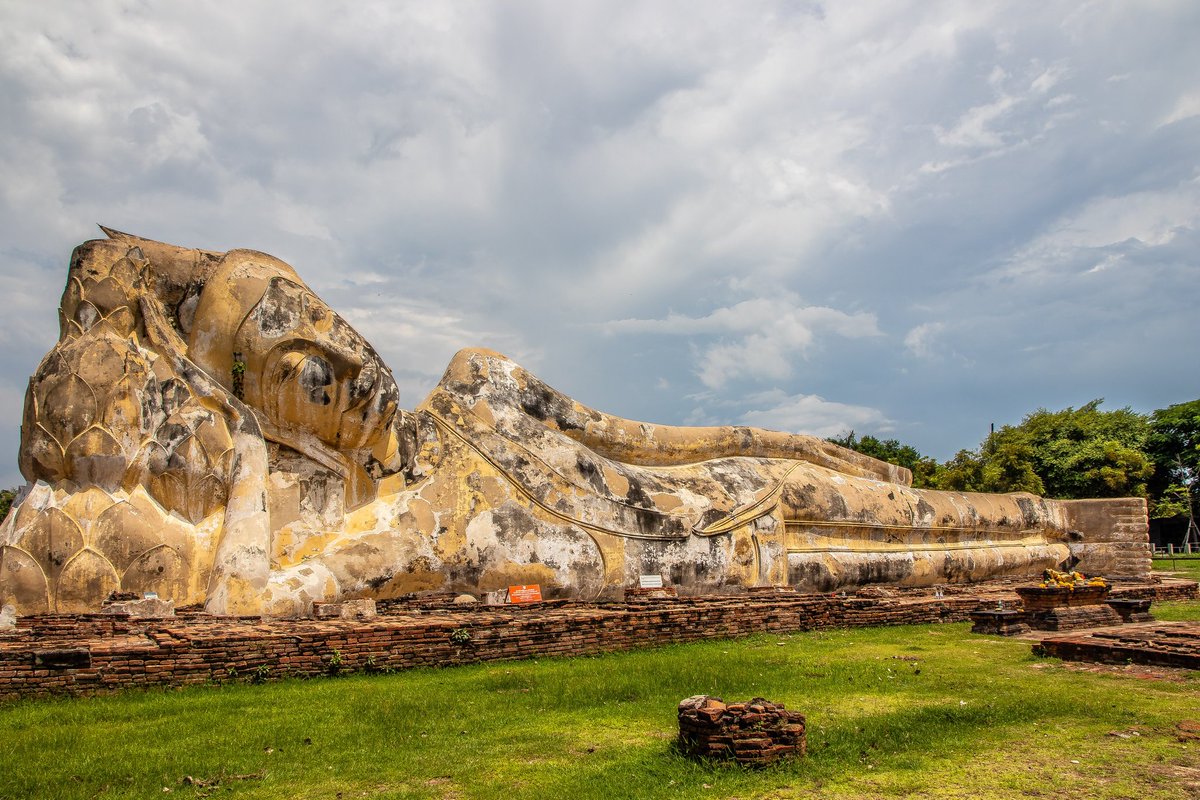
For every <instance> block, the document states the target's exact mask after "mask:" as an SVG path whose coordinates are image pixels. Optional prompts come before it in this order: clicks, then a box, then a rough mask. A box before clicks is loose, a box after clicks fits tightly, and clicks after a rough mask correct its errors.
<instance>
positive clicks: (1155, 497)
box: [1146, 400, 1200, 535]
mask: <svg viewBox="0 0 1200 800" xmlns="http://www.w3.org/2000/svg"><path fill="white" fill-rule="evenodd" d="M1146 451H1147V453H1149V455H1150V458H1151V459H1152V460H1153V461H1154V467H1155V469H1154V477H1153V478H1152V479H1151V481H1150V516H1152V517H1155V518H1157V519H1169V518H1172V517H1187V520H1188V523H1187V530H1188V533H1189V534H1192V535H1200V530H1197V526H1196V519H1195V516H1196V514H1195V498H1196V490H1197V488H1200V487H1198V486H1197V480H1200V400H1192V401H1190V402H1187V403H1177V404H1175V405H1173V406H1167V407H1166V408H1160V409H1158V410H1157V411H1155V412H1154V413H1153V414H1151V415H1150V435H1149V437H1148V438H1147V440H1146Z"/></svg>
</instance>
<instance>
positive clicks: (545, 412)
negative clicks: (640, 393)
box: [442, 349, 912, 486]
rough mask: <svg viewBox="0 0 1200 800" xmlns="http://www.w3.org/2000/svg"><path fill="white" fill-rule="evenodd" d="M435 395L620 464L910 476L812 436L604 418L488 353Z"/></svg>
mask: <svg viewBox="0 0 1200 800" xmlns="http://www.w3.org/2000/svg"><path fill="white" fill-rule="evenodd" d="M442 388H444V389H447V390H449V391H451V392H453V393H455V394H457V395H459V396H460V397H462V398H463V399H465V400H467V401H468V402H467V405H468V406H470V407H474V408H476V409H477V411H476V414H477V415H479V414H483V413H489V414H490V415H493V416H494V417H495V418H496V420H497V421H502V419H503V417H504V416H505V415H506V414H513V413H520V414H525V415H528V416H531V417H533V418H535V419H537V420H538V421H540V422H541V423H542V424H544V425H546V426H547V427H550V428H554V429H556V430H559V431H561V432H562V433H563V434H565V435H566V436H569V437H570V438H572V439H574V440H575V441H577V442H579V443H580V444H582V445H584V446H585V447H588V448H590V449H592V450H594V451H595V452H597V453H599V454H600V455H603V456H605V457H607V458H611V459H613V460H615V461H620V462H623V463H626V464H638V465H642V466H673V465H680V464H693V463H696V462H699V461H708V460H711V459H715V458H728V457H733V456H751V457H759V458H780V459H792V460H796V461H805V462H808V463H811V464H816V465H818V466H822V467H826V468H828V469H831V470H834V471H836V472H841V473H845V474H848V475H856V476H859V477H864V478H873V479H876V480H883V481H888V482H891V483H898V484H901V485H904V486H909V485H911V484H912V473H911V472H910V471H909V470H907V469H905V468H904V467H900V466H896V465H895V464H889V463H887V462H886V461H880V460H878V459H875V458H871V457H870V456H867V455H863V454H862V453H858V452H855V451H854V450H850V449H848V448H845V447H840V446H839V445H836V444H833V443H832V442H827V441H825V440H824V439H820V438H818V437H816V436H809V435H805V434H792V433H782V432H779V431H770V430H764V429H761V428H751V427H747V426H742V425H738V426H714V427H681V426H674V425H654V424H651V423H647V422H637V421H635V420H629V419H624V418H621V417H616V416H612V415H611V414H605V413H603V412H601V411H596V410H595V409H593V408H589V407H587V406H585V405H583V404H582V403H578V402H576V401H574V400H572V399H571V398H570V397H568V396H567V395H565V394H563V393H562V392H559V391H558V390H556V389H554V388H553V387H551V386H549V385H547V384H546V383H545V382H543V381H541V380H540V379H538V378H537V377H536V376H534V375H532V374H530V373H529V372H528V371H527V370H525V369H524V368H523V367H521V366H520V365H518V364H516V363H515V362H513V361H511V360H510V359H508V358H506V357H504V356H502V355H500V354H498V353H494V352H491V351H488V350H476V349H470V350H463V351H460V352H459V353H458V354H457V355H455V357H454V359H453V360H452V361H451V364H450V367H449V368H448V369H447V371H446V376H445V377H444V378H443V380H442ZM480 401H482V403H483V406H480ZM484 407H486V408H487V412H484V411H483V408H484Z"/></svg>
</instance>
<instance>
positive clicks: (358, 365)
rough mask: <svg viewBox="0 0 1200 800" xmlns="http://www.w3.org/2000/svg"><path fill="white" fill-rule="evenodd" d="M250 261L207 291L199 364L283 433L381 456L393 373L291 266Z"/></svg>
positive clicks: (235, 261) (195, 343)
mask: <svg viewBox="0 0 1200 800" xmlns="http://www.w3.org/2000/svg"><path fill="white" fill-rule="evenodd" d="M248 252H249V251H241V252H238V251H233V252H231V253H229V254H227V255H226V259H228V260H229V264H228V265H227V266H226V268H225V269H223V270H221V271H219V272H218V274H217V275H216V276H214V281H212V282H210V285H209V287H208V288H206V289H205V297H204V298H202V300H201V305H200V308H199V309H198V310H197V315H196V325H195V327H194V329H193V331H192V336H191V338H192V346H191V347H190V351H191V353H192V354H193V358H194V359H195V360H196V362H197V363H198V364H200V365H201V366H202V367H204V368H205V369H206V370H208V371H210V373H212V374H213V376H214V377H215V378H217V380H220V381H221V382H222V383H224V384H225V385H226V386H229V387H231V388H233V389H234V390H235V393H237V392H240V394H241V397H242V399H243V400H244V401H245V402H246V403H247V404H248V405H249V406H251V407H252V408H253V409H254V410H255V411H256V412H257V413H259V414H261V415H262V417H263V418H264V419H265V420H266V421H267V422H269V423H270V424H271V425H272V426H273V427H274V428H275V429H276V430H277V431H278V432H280V433H283V434H296V433H299V434H300V435H303V434H311V435H312V436H315V437H316V438H317V439H319V440H320V441H321V442H323V443H324V444H325V445H327V446H329V447H331V448H333V449H335V450H338V451H346V450H357V449H361V448H369V447H373V446H374V445H375V444H376V443H378V442H379V441H380V440H381V438H383V437H384V436H385V435H386V433H387V431H388V429H389V427H390V426H391V425H392V422H393V419H394V417H395V415H396V410H397V406H398V402H399V391H398V389H397V387H396V383H395V380H394V379H393V378H392V374H391V372H390V371H389V370H388V368H387V367H386V366H384V364H383V362H382V361H380V359H379V356H378V355H377V354H376V353H375V350H374V349H373V348H372V347H371V345H370V344H368V343H367V341H366V340H365V339H363V337H362V336H361V335H359V333H358V332H357V331H355V330H354V328H352V327H351V326H350V324H349V323H347V322H346V321H345V320H344V319H342V317H341V316H339V315H338V314H337V313H336V312H334V311H333V309H331V308H330V307H329V306H328V305H326V304H325V303H324V301H322V300H321V299H320V298H319V297H317V296H316V295H315V294H314V293H313V292H312V290H310V289H309V288H308V287H307V286H305V285H304V284H303V282H302V281H300V279H299V278H298V277H297V276H296V275H295V273H294V272H293V271H292V270H291V268H290V267H288V266H287V265H286V264H284V263H283V262H281V261H278V260H277V259H274V258H271V257H270V256H264V255H263V254H260V253H250V254H249V255H246V253H248ZM210 295H211V296H210ZM235 375H236V376H237V377H238V380H236V381H235V380H234V376H235Z"/></svg>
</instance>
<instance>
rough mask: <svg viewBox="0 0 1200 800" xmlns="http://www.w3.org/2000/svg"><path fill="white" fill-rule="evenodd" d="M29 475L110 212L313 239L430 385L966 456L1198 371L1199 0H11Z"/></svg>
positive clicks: (349, 309) (362, 315)
mask: <svg viewBox="0 0 1200 800" xmlns="http://www.w3.org/2000/svg"><path fill="white" fill-rule="evenodd" d="M0 22H2V24H0V109H2V113H0V204H2V205H3V213H2V214H0V280H2V281H3V286H4V296H5V300H6V304H5V306H4V311H3V325H2V326H0V486H11V485H16V484H17V483H19V482H20V481H21V479H20V477H19V475H18V472H17V469H16V452H17V443H18V438H19V434H18V429H19V424H20V414H21V407H22V398H23V395H24V391H25V385H26V381H27V379H28V376H29V374H30V373H31V372H32V371H33V370H34V369H35V367H36V365H37V363H38V361H39V359H40V358H41V357H42V355H43V354H44V353H45V352H46V351H47V350H48V349H49V348H50V346H51V345H52V344H53V343H54V341H55V340H56V338H57V323H56V316H55V310H56V308H57V305H58V299H59V296H60V293H61V291H62V286H63V279H64V276H65V273H66V266H67V259H68V256H69V254H70V251H71V248H72V247H73V246H74V245H75V244H76V243H78V242H80V241H83V240H85V239H88V238H93V237H94V236H96V235H97V230H96V228H95V227H94V224H95V223H103V224H105V225H109V226H112V227H115V228H118V229H121V230H127V231H130V232H134V233H138V234H140V235H143V236H147V237H150V238H155V239H160V240H165V241H170V242H174V243H177V244H182V245H186V246H193V247H204V248H209V249H217V250H224V249H230V248H234V247H251V248H255V249H259V250H264V251H267V252H270V253H273V254H275V255H278V256H280V257H282V258H284V259H285V260H288V261H290V262H291V263H292V264H294V265H295V266H296V268H297V269H298V271H299V272H300V274H301V275H302V276H304V277H305V278H306V280H307V281H308V282H309V283H310V284H311V285H312V286H313V287H314V288H316V289H317V291H318V292H319V293H321V294H322V295H323V296H324V297H325V298H326V299H327V300H328V301H329V302H330V304H331V305H333V307H334V308H337V309H339V310H340V311H342V312H343V313H344V314H345V315H346V316H347V317H348V318H349V319H350V320H351V322H352V323H353V324H354V325H355V326H356V327H357V328H358V329H359V330H360V331H361V332H362V333H363V334H365V335H366V336H367V338H368V339H370V340H371V341H372V342H373V343H374V344H375V346H376V347H377V348H378V349H379V350H380V351H381V352H382V353H383V355H384V357H385V359H386V360H387V361H388V363H389V364H390V365H391V367H392V369H393V371H394V372H395V375H396V378H397V380H398V382H399V384H400V386H401V394H402V400H403V402H404V404H405V405H406V406H409V407H411V406H413V405H415V404H416V403H417V402H419V401H420V399H421V398H422V397H423V396H424V395H425V393H426V392H428V390H429V389H430V388H431V387H432V386H433V384H434V383H435V382H436V381H437V379H438V378H439V377H440V374H441V371H442V369H443V368H444V366H445V364H446V362H447V361H448V360H449V358H450V356H451V355H452V354H453V353H454V351H455V350H457V349H458V348H460V347H464V346H472V345H474V346H487V347H491V348H493V349H496V350H500V351H502V352H504V353H506V354H508V355H510V356H512V357H513V358H515V359H516V360H517V361H519V362H521V363H522V364H524V365H525V366H526V367H528V368H530V369H531V370H532V371H534V372H535V373H536V374H539V375H540V376H541V377H542V378H544V379H545V380H547V381H548V382H549V383H551V384H552V385H554V386H556V387H558V388H560V389H562V390H564V391H566V392H567V393H569V394H571V395H573V396H575V397H576V398H577V399H579V400H580V401H582V402H584V403H587V404H589V405H592V406H595V407H597V408H601V409H603V410H606V411H609V412H613V413H617V414H621V415H624V416H627V417H632V418H636V419H644V420H650V421H656V422H667V423H677V424H716V423H722V424H723V423H750V424H755V425H761V426H765V427H770V428H777V429H784V430H795V431H806V432H810V433H816V434H820V435H831V434H837V433H839V432H842V431H844V430H847V429H851V428H852V429H854V430H856V431H858V432H859V433H860V434H861V433H875V434H880V435H886V436H889V437H897V438H899V439H901V440H903V441H906V442H908V443H911V444H913V445H915V446H916V447H918V448H919V449H920V450H922V451H924V452H926V453H929V454H932V455H935V456H937V457H939V458H946V457H949V456H950V455H952V454H953V453H954V452H955V451H956V450H958V449H960V448H970V447H975V446H976V445H977V444H978V443H979V441H980V439H981V438H982V437H983V435H984V434H985V433H986V432H987V428H988V425H989V423H991V422H995V423H997V425H1000V424H1005V423H1013V422H1017V421H1019V420H1020V419H1021V417H1022V416H1024V415H1025V414H1026V413H1028V412H1029V411H1031V410H1033V409H1035V408H1037V407H1039V406H1044V407H1048V408H1062V407H1065V406H1067V405H1079V404H1081V403H1084V402H1086V401H1088V400H1090V399H1092V398H1094V397H1104V398H1106V405H1107V406H1108V407H1120V406H1125V405H1131V406H1132V407H1134V408H1135V409H1137V410H1141V411H1148V410H1152V409H1154V408H1158V407H1161V406H1164V405H1168V404H1171V403H1176V402H1182V401H1185V400H1190V399H1195V398H1196V397H1197V396H1200V381H1198V379H1197V361H1198V355H1200V354H1198V352H1197V351H1198V349H1200V347H1198V344H1197V342H1198V341H1200V322H1198V321H1197V320H1198V317H1197V314H1196V311H1195V309H1196V306H1197V301H1200V47H1197V46H1196V42H1197V41H1200V3H1196V2H1194V0H1180V1H1179V2H1167V1H1165V0H1164V1H1163V2H1139V3H1130V2H1117V1H1114V2H1107V3H1106V2H1075V1H1072V2H1053V1H1052V0H1051V1H1050V2H1044V1H1043V2H1005V3H987V2H980V1H979V0H969V1H968V2H935V1H933V0H912V1H911V2H906V1H905V0H886V2H878V3H872V2H836V3H835V2H829V3H821V2H799V1H793V2H785V1H783V0H781V1H780V2H756V1H755V0H745V1H742V2H737V3H728V2H701V1H699V0H685V1H683V2H652V3H646V2H637V3H635V2H614V1H611V0H610V1H608V2H581V1H580V0H572V2H569V3H563V2H554V1H553V0H547V2H541V3H538V2H511V3H494V2H478V3H468V2H463V3H452V4H451V3H432V2H431V3H421V4H418V3H403V2H379V3H374V2H362V1H355V2H349V1H347V2H340V3H335V2H329V3H296V2H254V1H253V0H250V1H248V2H239V3H204V4H201V3H186V4H185V3H173V2H154V1H153V0H143V1H142V2H126V1H122V0H88V1H87V2H77V3H72V2H54V3H35V2H26V1H25V0H6V1H4V2H0Z"/></svg>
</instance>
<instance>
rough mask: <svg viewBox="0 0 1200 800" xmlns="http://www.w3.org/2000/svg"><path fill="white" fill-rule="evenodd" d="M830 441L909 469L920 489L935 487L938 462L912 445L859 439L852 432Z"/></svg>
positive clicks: (867, 438) (882, 440) (888, 440)
mask: <svg viewBox="0 0 1200 800" xmlns="http://www.w3.org/2000/svg"><path fill="white" fill-rule="evenodd" d="M829 441H831V442H833V443H834V444H840V445H841V446H842V447H848V448H850V449H851V450H857V451H858V452H860V453H862V454H864V455H868V456H871V457H872V458H878V459H879V460H880V461H886V462H888V463H889V464H897V465H899V466H901V467H907V468H908V469H910V470H911V471H912V474H913V486H915V487H916V488H918V489H928V488H932V487H933V486H934V483H933V479H934V475H935V474H936V473H937V471H938V463H937V461H936V460H934V459H932V458H930V457H929V456H923V455H921V453H920V452H919V451H918V450H917V449H916V448H915V447H912V446H911V445H907V444H901V443H900V442H899V441H897V440H896V439H879V438H877V437H875V436H871V435H869V434H868V435H867V436H863V437H862V438H859V437H857V436H855V434H854V431H850V432H849V433H847V434H845V435H844V436H832V437H830V438H829Z"/></svg>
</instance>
